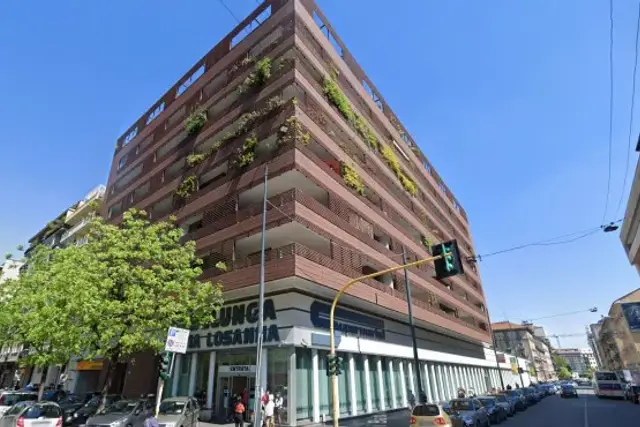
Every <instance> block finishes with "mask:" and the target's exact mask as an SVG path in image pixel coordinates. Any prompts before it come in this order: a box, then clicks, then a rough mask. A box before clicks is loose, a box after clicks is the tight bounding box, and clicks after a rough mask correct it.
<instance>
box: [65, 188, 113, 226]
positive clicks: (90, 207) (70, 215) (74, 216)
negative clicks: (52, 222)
mask: <svg viewBox="0 0 640 427" xmlns="http://www.w3.org/2000/svg"><path fill="white" fill-rule="evenodd" d="M105 192H106V187H105V186H104V185H99V186H97V187H96V188H94V189H93V190H91V191H90V192H89V194H87V196H86V197H85V198H84V199H83V200H81V201H79V202H78V203H77V205H76V206H75V207H73V208H72V209H69V211H68V212H67V216H66V218H65V223H67V224H69V225H72V226H73V225H74V223H75V222H77V221H78V220H79V219H80V218H82V217H83V216H84V215H87V214H89V213H90V212H92V211H94V210H95V209H96V206H95V203H93V202H100V201H101V200H102V198H103V197H104V195H105Z"/></svg>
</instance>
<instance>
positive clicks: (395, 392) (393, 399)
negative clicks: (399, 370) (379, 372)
mask: <svg viewBox="0 0 640 427" xmlns="http://www.w3.org/2000/svg"><path fill="white" fill-rule="evenodd" d="M395 363H397V362H395ZM393 364H394V361H393V359H389V363H388V367H389V378H391V381H389V382H390V383H391V408H389V409H392V408H395V407H397V406H398V401H397V396H398V390H396V376H395V372H394V371H393Z"/></svg>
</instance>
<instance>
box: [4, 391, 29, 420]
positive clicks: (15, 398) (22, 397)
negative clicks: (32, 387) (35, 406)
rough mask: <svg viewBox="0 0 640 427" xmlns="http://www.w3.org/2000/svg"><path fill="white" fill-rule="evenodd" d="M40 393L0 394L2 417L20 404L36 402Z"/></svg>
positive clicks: (7, 392)
mask: <svg viewBox="0 0 640 427" xmlns="http://www.w3.org/2000/svg"><path fill="white" fill-rule="evenodd" d="M37 400H38V393H34V392H31V391H26V392H25V391H5V392H3V393H2V394H0V416H1V415H2V414H4V413H5V412H6V411H7V410H8V409H9V408H11V407H12V406H13V405H15V404H16V403H18V402H35V401H37Z"/></svg>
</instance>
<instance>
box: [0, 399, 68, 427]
mask: <svg viewBox="0 0 640 427" xmlns="http://www.w3.org/2000/svg"><path fill="white" fill-rule="evenodd" d="M0 427H62V409H60V406H58V404H57V403H53V402H44V401H43V402H19V403H17V404H15V405H13V406H12V407H11V408H9V410H8V411H7V412H5V413H4V415H3V416H2V418H0Z"/></svg>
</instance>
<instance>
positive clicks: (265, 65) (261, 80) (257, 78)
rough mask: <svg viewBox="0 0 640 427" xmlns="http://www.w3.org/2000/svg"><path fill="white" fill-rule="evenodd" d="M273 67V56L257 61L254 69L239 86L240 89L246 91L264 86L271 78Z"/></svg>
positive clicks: (242, 91) (241, 91)
mask: <svg viewBox="0 0 640 427" xmlns="http://www.w3.org/2000/svg"><path fill="white" fill-rule="evenodd" d="M271 68H272V64H271V58H269V57H264V58H262V59H261V60H260V61H258V62H256V65H255V68H254V70H253V71H252V72H251V73H250V74H249V75H248V76H247V78H246V79H244V81H243V82H242V84H241V85H240V86H238V91H239V92H240V93H245V92H247V91H248V90H249V89H251V88H254V87H259V86H264V84H265V83H266V82H267V80H269V79H270V78H271Z"/></svg>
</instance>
